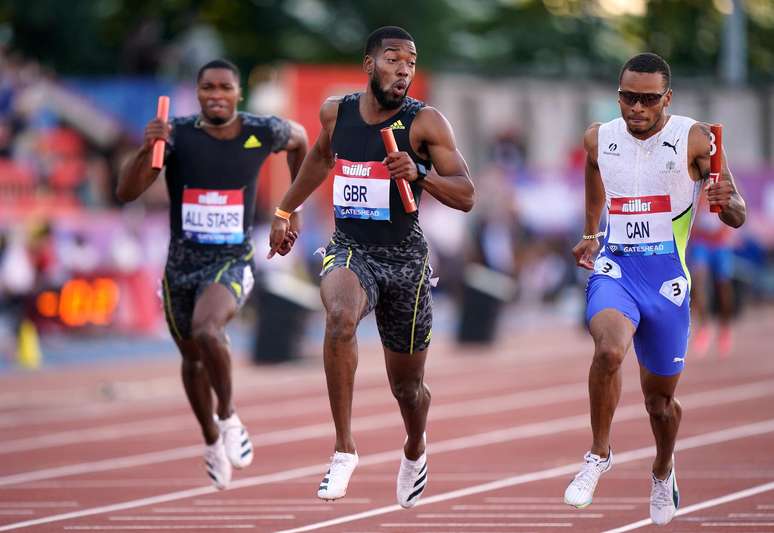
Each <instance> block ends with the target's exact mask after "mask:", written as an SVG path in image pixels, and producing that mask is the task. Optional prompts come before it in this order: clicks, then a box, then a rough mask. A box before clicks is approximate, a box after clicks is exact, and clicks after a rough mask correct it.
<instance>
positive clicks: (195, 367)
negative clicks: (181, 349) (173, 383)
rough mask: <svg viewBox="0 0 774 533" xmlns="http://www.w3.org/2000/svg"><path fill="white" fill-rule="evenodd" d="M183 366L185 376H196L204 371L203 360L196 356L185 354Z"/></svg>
mask: <svg viewBox="0 0 774 533" xmlns="http://www.w3.org/2000/svg"><path fill="white" fill-rule="evenodd" d="M181 368H182V372H183V374H184V375H185V376H196V375H197V374H199V373H201V372H204V365H203V364H202V362H201V360H199V359H197V358H194V357H187V356H185V355H183V361H182V363H181Z"/></svg>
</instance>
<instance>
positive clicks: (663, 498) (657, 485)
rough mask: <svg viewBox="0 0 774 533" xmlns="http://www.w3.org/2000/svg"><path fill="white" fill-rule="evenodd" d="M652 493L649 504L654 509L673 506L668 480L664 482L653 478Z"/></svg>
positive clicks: (670, 486)
mask: <svg viewBox="0 0 774 533" xmlns="http://www.w3.org/2000/svg"><path fill="white" fill-rule="evenodd" d="M653 493H654V494H653V496H652V497H651V499H650V502H651V504H652V505H654V506H655V507H657V508H659V509H663V508H664V507H671V506H673V505H674V504H675V502H674V500H673V499H672V485H671V483H669V478H667V479H664V480H661V479H656V478H653Z"/></svg>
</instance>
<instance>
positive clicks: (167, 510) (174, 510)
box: [151, 502, 336, 514]
mask: <svg viewBox="0 0 774 533" xmlns="http://www.w3.org/2000/svg"><path fill="white" fill-rule="evenodd" d="M310 503H312V502H306V506H303V505H290V506H285V507H279V506H272V507H271V508H270V509H265V510H267V511H271V512H274V513H285V512H287V513H295V512H299V513H304V512H314V513H319V512H323V513H324V512H325V511H334V510H335V509H336V508H335V507H334V506H333V505H309V504H310ZM261 510H264V509H256V508H255V507H252V506H251V507H246V506H245V507H238V506H235V505H231V506H223V505H221V506H218V507H157V508H154V509H152V510H151V512H153V513H159V514H178V513H179V514H200V513H232V514H234V513H254V512H256V511H261Z"/></svg>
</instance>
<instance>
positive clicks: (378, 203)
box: [333, 159, 390, 220]
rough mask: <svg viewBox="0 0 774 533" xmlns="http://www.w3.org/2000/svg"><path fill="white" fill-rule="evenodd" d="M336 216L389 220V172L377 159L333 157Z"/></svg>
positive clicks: (334, 207) (334, 209)
mask: <svg viewBox="0 0 774 533" xmlns="http://www.w3.org/2000/svg"><path fill="white" fill-rule="evenodd" d="M333 211H334V213H335V215H336V218H359V219H365V220H390V172H389V171H388V170H387V167H386V166H385V165H383V164H382V163H381V162H378V161H365V162H357V163H353V162H352V161H347V160H346V159H336V166H335V167H334V178H333Z"/></svg>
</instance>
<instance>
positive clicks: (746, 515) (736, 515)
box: [728, 513, 774, 518]
mask: <svg viewBox="0 0 774 533" xmlns="http://www.w3.org/2000/svg"><path fill="white" fill-rule="evenodd" d="M728 518H774V513H728Z"/></svg>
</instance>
